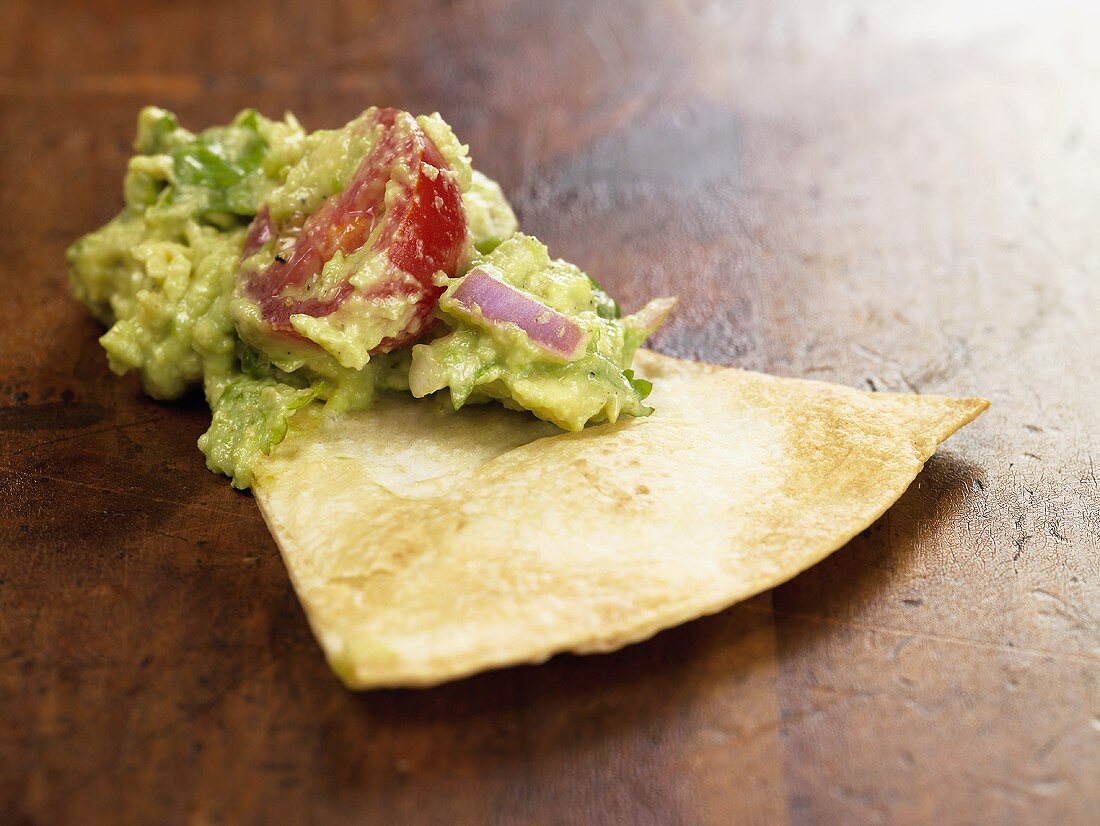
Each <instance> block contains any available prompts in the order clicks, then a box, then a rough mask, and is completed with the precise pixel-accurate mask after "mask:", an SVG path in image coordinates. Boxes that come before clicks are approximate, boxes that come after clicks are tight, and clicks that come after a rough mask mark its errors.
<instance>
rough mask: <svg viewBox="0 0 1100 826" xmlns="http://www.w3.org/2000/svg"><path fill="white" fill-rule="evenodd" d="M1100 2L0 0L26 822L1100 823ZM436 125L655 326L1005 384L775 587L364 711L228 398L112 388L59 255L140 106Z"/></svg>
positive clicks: (11, 716) (678, 333) (672, 340)
mask: <svg viewBox="0 0 1100 826" xmlns="http://www.w3.org/2000/svg"><path fill="white" fill-rule="evenodd" d="M1098 37H1100V10H1096V9H1092V8H1088V7H1086V4H1081V3H1072V2H1064V3H1050V2H1039V0H1030V2H1028V1H1027V0H1025V2H1021V3H1016V4H988V3H983V2H980V1H979V0H965V1H964V2H954V3H917V2H901V1H900V0H888V1H887V2H876V3H862V2H856V1H855V0H839V2H834V3H828V4H825V3H815V2H809V0H805V1H804V2H798V0H788V1H787V2H779V3H773V2H764V1H763V0H745V2H740V3H715V2H706V3H704V2H694V0H683V2H671V0H668V2H652V3H649V2H646V3H643V2H638V3H626V2H623V3H619V2H615V3H613V2H610V0H608V2H587V0H584V1H582V0H570V1H569V2H560V3H546V4H536V3H520V2H509V0H469V1H468V2H463V3H454V4H449V3H442V2H438V3H396V2H395V3H390V4H383V3H377V2H367V3H350V2H349V3H327V4H326V3H294V2H284V3H277V4H267V3H259V2H244V1H242V2H236V3H212V2H194V3H157V2H146V0H141V1H140V2H139V0H130V2H125V3H124V2H96V3H75V2H51V1H50V0H41V2H36V3H18V2H7V3H3V4H0V46H2V48H0V182H2V184H0V252H2V261H3V264H2V267H0V278H2V279H3V282H2V283H3V287H4V295H5V298H6V300H5V301H4V302H3V305H2V306H0V325H2V326H0V329H2V333H0V335H2V339H0V340H2V342H3V346H2V348H0V719H2V720H3V723H4V724H3V726H0V811H3V812H4V813H5V816H4V818H3V819H4V820H5V821H9V822H11V821H14V822H17V823H19V822H26V823H39V822H41V823H82V824H84V823H100V822H102V823H117V822H136V823H148V822H157V823H172V822H193V823H207V822H211V823H220V822H242V823H265V822H303V823H305V822H309V823H328V822H391V823H392V822H402V823H403V822H408V823H421V822H431V821H453V822H460V823H464V822H485V821H488V822H500V823H526V822H537V823H573V822H578V821H587V822H615V823H728V822H731V821H734V820H739V821H744V822H750V823H774V822H790V823H816V822H898V823H910V822H968V823H971V822H1034V823H1052V822H1059V823H1086V822H1089V821H1090V818H1091V816H1090V812H1092V813H1093V814H1094V813H1095V811H1096V808H1097V806H1098V805H1100V796H1098V792H1097V784H1096V778H1097V777H1098V776H1100V685H1098V683H1100V617H1098V614H1100V571H1098V568H1100V562H1098V559H1100V556H1098V554H1097V550H1098V548H1100V481H1098V478H1100V477H1098V475H1097V464H1098V461H1100V459H1098V454H1100V448H1098V445H1097V444H1096V439H1097V434H1098V433H1100V426H1098V425H1100V414H1098V412H1097V411H1098V410H1100V359H1098V358H1097V345H1096V342H1097V340H1100V322H1098V320H1097V318H1098V311H1100V295H1098V293H1100V245H1097V244H1096V242H1095V238H1096V227H1097V226H1098V225H1100V200H1098V198H1097V193H1098V192H1100V163H1098V161H1100V110H1097V108H1096V107H1095V105H1094V101H1095V88H1096V85H1097V82H1098V81H1100V53H1098V52H1097V51H1096V49H1095V48H1093V44H1095V42H1096V40H1097V38H1098ZM147 102H157V103H160V104H162V105H165V106H168V107H171V108H173V109H175V110H177V111H178V112H179V114H180V115H181V117H182V119H183V120H184V122H185V123H187V124H189V125H192V126H201V125H204V124H207V123H212V122H215V121H219V120H224V119H226V118H227V117H229V116H231V115H232V114H233V113H234V112H235V111H236V110H237V109H239V108H241V107H243V106H246V105H255V106H258V107H259V108H261V109H262V110H264V111H265V112H267V113H269V114H277V113H279V112H281V111H282V110H283V109H292V110H294V111H295V112H296V113H298V114H299V116H301V117H302V119H303V120H304V121H305V122H306V123H307V125H309V126H312V127H319V126H329V125H336V124H340V123H342V122H344V121H345V120H347V119H348V118H350V117H351V116H353V115H354V114H356V113H357V112H358V111H359V110H361V109H362V108H364V107H365V106H367V105H369V104H371V103H385V104H392V105H397V106H402V107H405V108H409V109H412V110H416V111H430V110H434V109H439V110H440V111H442V112H443V113H444V114H445V115H446V117H447V118H448V119H449V120H450V121H451V122H452V124H453V125H454V126H455V128H456V130H457V131H458V133H459V134H460V135H461V136H462V137H463V138H464V139H465V140H467V141H469V143H470V144H471V147H472V152H473V155H474V157H475V159H476V161H477V162H478V165H479V166H480V167H482V168H483V169H484V170H485V171H486V172H487V173H489V174H491V175H493V176H495V177H497V178H499V179H500V180H501V182H502V184H503V185H504V187H505V189H506V190H507V191H508V192H509V194H510V195H511V196H512V197H513V200H514V202H515V204H516V206H517V209H518V211H519V212H520V213H521V217H522V220H523V221H524V223H525V225H526V227H527V228H529V230H530V231H532V232H534V233H535V234H537V235H538V236H539V237H541V238H543V239H544V240H546V241H547V242H548V243H549V244H550V246H551V250H552V251H553V252H554V253H555V254H558V255H561V256H563V257H566V258H569V259H571V260H575V261H577V262H578V263H580V264H581V265H583V266H585V267H586V268H588V269H590V270H591V271H592V272H593V273H595V274H597V275H598V277H599V278H600V279H602V280H603V281H604V282H606V284H607V286H608V287H609V288H610V289H611V290H612V291H613V292H615V293H616V294H617V295H619V296H620V297H621V298H622V299H623V302H624V304H626V305H627V306H628V307H634V306H637V305H638V304H639V303H640V302H641V300H642V299H643V297H645V296H647V295H652V294H657V293H668V292H678V293H679V294H680V295H681V297H682V300H683V304H682V310H681V312H680V313H679V314H678V315H677V317H676V318H675V319H674V320H673V322H672V323H671V324H670V325H669V328H668V329H667V330H666V331H665V332H663V333H662V334H661V336H660V337H659V339H658V340H657V342H656V344H657V346H658V347H659V349H662V350H664V351H666V352H670V353H673V354H676V355H681V356H693V357H699V358H705V359H708V360H712V361H718V362H723V363H731V364H739V365H743V366H746V367H752V368H755V369H763V370H766V371H769V372H774V373H780V374H783V375H794V376H806V377H812V378H822V379H828V380H832V381H839V382H843V383H847V384H851V385H856V386H863V387H867V388H870V389H878V390H918V391H929V392H944V393H952V394H959V395H969V394H979V395H986V396H988V397H989V398H991V399H992V400H993V403H994V405H993V408H992V409H991V410H990V412H989V413H987V414H986V416H984V417H983V418H982V420H981V421H980V422H979V423H978V424H977V425H976V426H974V427H972V428H968V429H967V430H966V431H964V432H963V433H961V434H959V435H958V436H956V437H955V438H954V439H952V441H951V442H950V443H949V444H948V446H947V449H946V451H945V452H944V453H942V454H941V455H940V456H938V457H937V458H935V459H933V461H932V462H930V463H929V465H928V467H927V468H926V470H925V472H924V473H923V474H922V475H921V477H919V479H918V482H917V483H916V484H915V485H914V486H913V487H912V488H911V489H910V490H909V492H908V493H907V494H906V495H905V496H904V497H903V498H902V500H901V501H900V502H899V503H898V504H897V505H896V506H895V507H894V508H893V509H891V511H890V512H889V513H888V514H887V515H886V516H885V517H884V518H883V519H881V520H880V521H879V522H878V523H876V524H875V525H874V526H873V527H872V528H870V529H869V530H868V531H866V532H865V533H864V534H863V535H862V536H860V537H858V538H857V539H856V540H854V541H853V542H852V543H850V545H849V546H848V547H847V548H845V549H844V550H842V551H841V552H839V553H837V554H836V555H834V556H833V557H831V558H829V559H828V560H826V561H825V562H824V563H822V564H821V565H819V566H817V567H815V568H813V569H811V570H810V571H808V572H806V573H805V574H803V575H802V576H800V577H798V578H797V579H796V580H794V581H793V582H791V583H789V584H787V585H784V586H782V587H780V588H778V589H776V590H775V591H774V592H771V593H769V594H765V595H762V596H760V597H757V598H755V599H753V600H751V601H749V602H748V603H746V604H743V605H741V606H737V607H735V608H733V609H731V610H729V611H726V612H724V613H723V614H721V615H718V616H715V617H711V618H707V619H703V620H699V621H697V622H694V623H690V624H688V625H686V626H684V627H681V628H678V629H675V630H672V631H669V632H666V633H664V634H661V635H659V636H658V637H657V638H655V639H654V640H651V641H649V642H647V643H644V644H641V645H638V646H634V647H632V648H630V649H627V650H625V651H622V652H619V653H616V654H612V655H607V656H600V657H589V658H573V657H561V658H557V659H555V660H553V661H551V662H550V663H548V664H547V665H545V666H541V667H538V668H520V669H513V670H508V671H504V672H499V673H492V674H486V675H482V676H479V677H475V678H472V679H469V680H464V681H462V682H459V683H456V684H453V685H448V686H444V687H441V688H438V689H432V690H429V691H404V692H401V691H394V692H373V693H368V694H365V695H353V694H349V693H348V692H346V691H344V690H343V689H341V688H340V686H339V685H338V683H337V681H336V680H335V678H333V677H332V676H331V674H330V673H329V672H328V670H327V668H326V667H325V665H324V663H323V661H322V658H321V656H320V653H319V651H318V649H317V647H316V646H315V645H314V643H313V641H312V639H311V637H310V634H309V632H308V629H307V627H306V625H305V621H304V619H303V617H302V614H301V611H300V610H299V608H298V605H297V602H296V600H295V598H294V595H293V593H292V591H291V588H290V586H289V583H288V582H287V579H286V575H285V573H284V571H283V569H282V566H281V564H280V562H279V559H278V556H277V553H276V551H275V548H274V546H273V544H272V542H271V540H270V538H269V537H268V536H267V534H266V531H265V530H264V526H263V524H262V522H261V520H260V518H259V515H258V513H257V512H256V508H255V505H254V503H253V502H252V501H251V498H250V497H249V496H247V495H242V494H239V493H235V492H233V491H232V490H231V489H230V488H229V486H228V485H227V484H225V483H224V482H223V481H221V480H219V479H218V478H216V477H214V476H213V475H211V474H209V473H208V472H207V471H206V470H205V469H204V467H203V463H202V460H201V456H200V455H199V454H198V452H197V450H196V449H195V447H194V442H195V439H196V438H197V436H198V435H199V433H201V432H202V430H203V429H204V427H205V423H206V412H205V411H204V409H203V408H202V406H201V404H200V403H199V402H198V401H190V402H187V403H184V404H180V405H172V406H166V405H161V404H157V403H155V402H153V401H150V400H148V399H145V398H142V397H141V396H140V394H139V392H138V389H137V386H136V383H135V382H134V381H132V380H130V379H126V380H116V379H114V378H112V377H111V376H110V374H109V373H108V371H107V369H106V366H105V360H104V358H103V355H102V353H101V351H100V349H99V347H98V345H97V344H96V342H95V338H96V336H97V334H98V333H97V329H96V325H95V324H94V323H93V322H92V321H90V320H89V319H88V318H86V317H85V316H84V314H83V313H82V312H81V310H80V308H79V307H77V306H76V305H75V303H74V302H73V301H72V300H71V299H70V298H69V296H68V294H67V290H66V287H65V272H64V262H63V257H62V255H63V250H64V248H65V246H66V245H67V244H68V243H69V242H70V241H71V240H72V239H73V238H75V237H76V236H78V235H79V234H80V233H82V232H84V231H87V230H88V229H90V228H92V227H93V226H95V225H97V224H99V223H101V222H102V221H104V220H105V219H107V218H108V217H110V215H111V214H112V213H113V212H114V211H115V210H117V209H118V207H119V205H120V202H121V197H120V191H119V189H120V187H119V181H120V179H121V174H122V170H123V167H124V163H125V159H126V157H127V155H128V151H129V150H128V144H129V142H130V140H131V138H132V134H131V133H132V128H133V119H134V116H135V114H136V112H137V109H138V108H139V107H140V106H141V105H142V104H144V103H147Z"/></svg>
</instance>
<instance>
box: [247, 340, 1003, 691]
mask: <svg viewBox="0 0 1100 826" xmlns="http://www.w3.org/2000/svg"><path fill="white" fill-rule="evenodd" d="M637 367H638V368H639V372H641V373H643V374H644V375H646V376H648V377H650V378H652V379H653V380H654V392H653V397H652V404H653V405H654V407H656V409H657V412H656V413H654V414H653V415H652V416H650V417H648V418H644V419H628V420H625V421H621V422H619V423H618V424H614V425H602V426H599V427H591V428H588V429H586V430H584V431H582V432H580V433H562V432H561V431H559V430H558V429H557V428H555V427H553V426H551V425H548V424H545V423H543V422H540V421H537V420H535V419H533V418H532V417H531V416H530V415H529V414H525V413H515V412H511V411H507V410H504V409H502V408H499V407H498V406H495V405H493V406H485V407H477V408H467V409H464V410H463V411H461V412H459V413H457V414H445V413H441V412H439V410H438V409H436V408H435V407H434V406H433V405H431V404H426V403H425V402H424V401H417V400H414V399H411V398H402V397H397V396H394V397H393V398H389V399H386V400H384V401H383V402H381V403H380V404H379V405H378V406H377V407H376V408H375V409H373V410H371V411H369V412H367V413H362V414H355V415H352V416H348V417H345V418H342V419H339V420H337V421H334V422H328V423H320V424H318V425H317V426H316V427H314V428H305V429H302V428H301V427H299V428H298V430H297V431H296V432H293V433H292V435H291V436H290V437H289V438H288V439H287V440H286V441H285V442H284V443H283V444H282V445H280V447H279V448H278V449H277V450H276V451H275V452H274V454H273V455H272V456H271V457H270V458H269V459H268V460H267V461H266V462H265V465H264V467H263V468H262V471H261V473H260V474H259V475H258V477H257V481H256V485H255V494H256V498H257V500H258V501H259V503H260V508H261V509H262V511H263V514H264V518H265V519H266V520H267V523H268V525H269V526H270V528H271V532H272V533H273V534H274V536H275V539H276V541H277V542H278V545H279V547H280V549H281V550H282V554H283V558H284V559H285V561H286V565H287V568H288V569H289V571H290V576H291V579H292V580H293V582H294V587H295V588H296V589H297V592H298V596H299V597H300V599H301V601H302V605H303V606H304V607H305V610H306V614H307V616H308V617H309V621H310V624H311V625H312V627H313V630H314V633H315V634H316V636H317V639H318V640H319V641H320V643H321V645H322V647H323V648H324V651H325V654H326V655H327V657H328V660H329V662H330V664H331V665H332V668H333V669H334V670H335V671H336V673H337V674H338V675H339V676H340V677H341V679H343V681H344V682H345V683H346V684H347V685H348V686H350V687H352V688H370V687H375V686H412V685H421V686H422V685H432V684H434V683H439V682H443V681H445V680H451V679H454V678H456V677H462V676H464V675H468V674H472V673H474V672H477V671H482V670H484V669H489V668H495V667H499V666H504V665H512V664H516V663H537V662H542V661H543V660H545V659H547V658H548V657H550V656H551V655H553V654H555V653H557V652H561V651H573V652H577V653H586V652H594V651H610V650H612V649H615V648H619V647H620V646H623V645H626V644H627V643H631V642H635V641H637V640H642V639H645V638H647V637H649V636H651V635H653V634H654V633H656V632H657V631H660V630H661V629H663V628H668V627H669V626H673V625H677V624H679V623H682V622H685V621H687V620H690V619H693V618H695V617H698V616H701V615H703V614H710V613H713V612H716V611H720V610H722V609H723V608H725V607H727V606H729V605H731V604H732V603H734V602H737V601H739V600H742V599H745V598H746V597H750V596H752V595H754V594H757V593H759V592H760V591H764V590H766V589H768V588H771V587H773V586H775V585H778V584H779V583H781V582H784V581H786V580H788V579H790V578H791V577H793V576H794V575H795V574H797V573H799V572H800V571H802V570H804V569H805V568H807V567H809V566H810V565H813V564H814V563H816V562H818V561H819V560H821V559H822V558H824V557H825V556H827V555H828V554H830V553H832V552H833V551H835V550H836V549H837V548H839V547H841V546H842V545H844V543H846V542H847V541H848V540H849V539H850V538H851V537H852V536H854V535H855V534H856V533H858V532H859V531H861V530H863V529H864V528H866V527H867V526H868V525H870V524H871V523H872V522H873V521H874V520H875V519H877V518H878V517H879V516H880V515H882V513H883V512H884V511H885V510H886V509H887V508H888V507H889V506H890V505H891V504H893V502H894V501H895V500H897V498H898V497H899V496H900V495H901V494H902V492H903V491H904V490H905V489H906V487H908V485H909V483H910V482H911V481H912V480H913V478H914V477H915V476H916V475H917V473H918V472H919V471H920V469H921V467H922V466H923V465H924V462H925V461H926V460H927V459H928V457H929V456H931V455H932V453H933V451H934V450H935V449H936V445H937V444H939V443H940V442H942V441H943V440H944V439H946V438H947V437H948V436H950V435H951V434H952V433H953V432H955V430H957V429H958V428H960V427H962V426H963V425H964V424H966V423H967V422H970V421H971V420H972V419H974V418H975V417H976V416H978V415H979V414H980V413H981V412H982V411H983V410H985V408H986V407H987V406H988V402H986V401H984V400H982V399H952V398H945V397H941V396H915V395H895V394H887V393H878V394H868V393H861V392H858V391H855V390H852V389H850V388H847V387H840V386H837V385H831V384H823V383H820V382H811V381H802V380H797V379H784V378H776V377H774V376H767V375H762V374H759V373H750V372H745V371H742V370H736V369H730V368H721V367H715V366H712V365H707V364H699V363H695V362H687V361H680V360H677V359H671V358H666V357H663V356H658V355H656V354H654V353H650V352H646V351H643V352H640V353H639V354H638V359H637Z"/></svg>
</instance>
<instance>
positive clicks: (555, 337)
mask: <svg viewBox="0 0 1100 826" xmlns="http://www.w3.org/2000/svg"><path fill="white" fill-rule="evenodd" d="M451 301H452V302H454V304H455V305H457V306H458V307H459V308H460V309H462V310H464V311H465V312H466V313H468V314H470V319H471V321H473V322H474V323H479V322H481V321H483V322H484V323H485V324H487V325H490V326H497V327H499V326H502V325H505V324H514V325H516V326H517V327H519V328H520V329H521V330H523V332H525V333H526V334H527V337H528V338H529V339H530V340H531V343H532V344H534V345H535V346H536V347H538V348H540V349H541V350H544V351H546V352H547V353H549V354H551V355H553V356H556V357H558V358H561V359H564V360H565V361H572V360H574V359H578V358H580V357H581V356H582V355H584V352H585V349H586V348H587V347H588V333H587V332H586V331H585V329H584V328H583V327H581V326H580V325H579V324H577V323H576V322H574V321H573V320H572V319H570V318H569V317H568V316H566V315H563V314H562V313H559V312H558V311H557V310H555V309H553V308H552V307H550V306H548V305H546V304H543V303H542V302H541V301H538V300H536V299H535V298H532V297H531V296H530V295H529V294H528V293H525V292H524V291H523V290H519V289H516V288H515V287H513V286H512V285H511V284H508V283H507V282H505V281H502V280H501V279H500V278H498V277H496V276H495V275H493V273H492V271H491V268H490V267H489V266H485V265H482V266H479V267H475V268H474V269H472V270H470V272H468V273H467V274H466V277H465V278H463V279H462V281H461V282H460V283H459V284H458V286H457V287H455V289H454V292H453V293H451Z"/></svg>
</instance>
